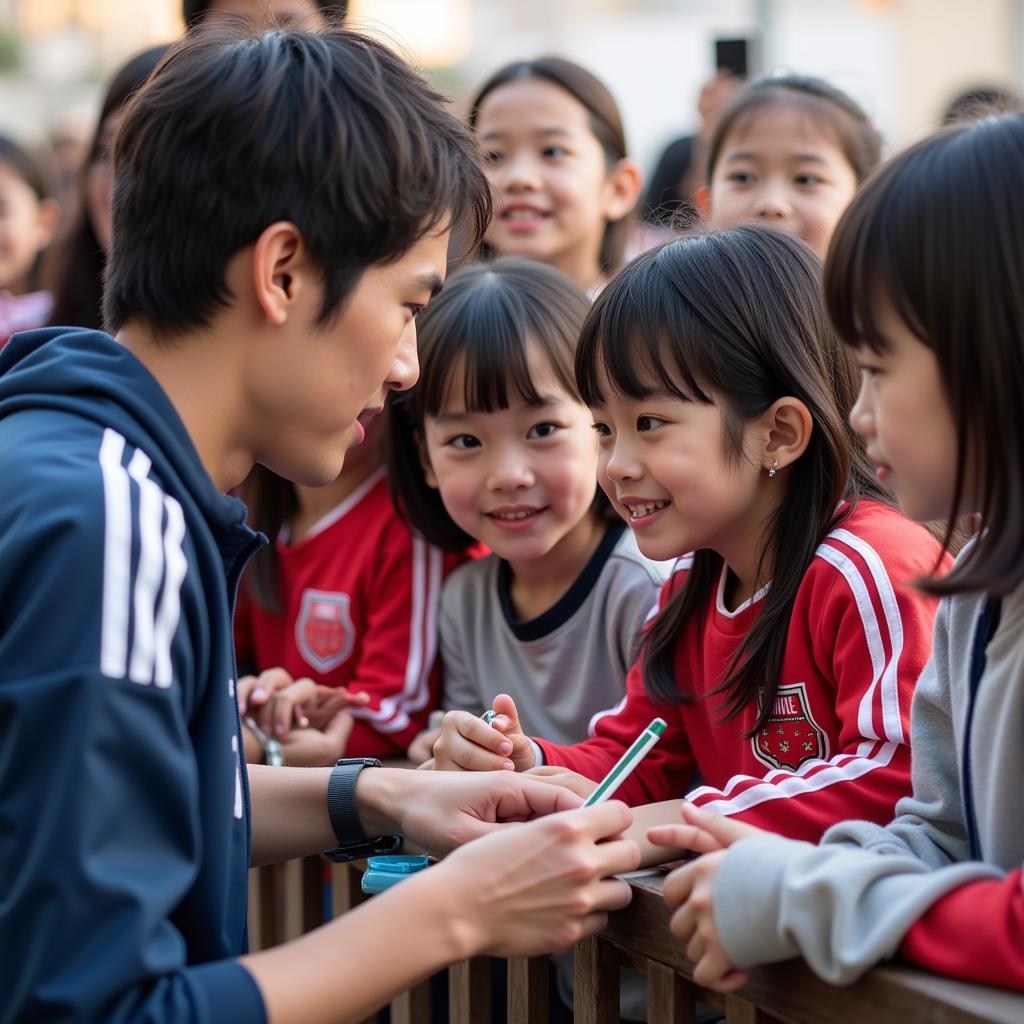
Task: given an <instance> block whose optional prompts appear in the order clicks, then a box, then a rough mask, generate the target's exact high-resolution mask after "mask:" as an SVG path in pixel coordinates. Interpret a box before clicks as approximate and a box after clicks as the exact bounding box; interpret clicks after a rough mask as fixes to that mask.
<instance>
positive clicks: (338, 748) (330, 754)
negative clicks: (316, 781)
mask: <svg viewBox="0 0 1024 1024" xmlns="http://www.w3.org/2000/svg"><path fill="white" fill-rule="evenodd" d="M355 724H356V723H355V719H354V718H353V717H352V716H351V715H350V714H349V713H348V712H347V711H339V712H337V713H336V714H335V716H334V718H333V719H331V721H330V722H328V723H327V725H326V727H325V728H324V729H292V731H291V732H289V733H288V734H287V735H285V736H284V737H282V739H281V751H282V753H283V755H284V763H285V764H287V765H291V766H293V767H305V768H321V767H327V766H329V765H332V764H334V762H335V761H337V760H338V758H339V757H344V756H345V748H346V747H347V746H348V740H349V737H350V736H351V735H352V727H353V726H354V725H355Z"/></svg>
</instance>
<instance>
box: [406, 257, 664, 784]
mask: <svg viewBox="0 0 1024 1024" xmlns="http://www.w3.org/2000/svg"><path fill="white" fill-rule="evenodd" d="M587 308H588V301H587V297H586V295H585V294H584V293H583V291H582V290H581V289H580V288H579V287H578V286H577V285H575V284H574V283H573V282H572V281H571V280H570V279H569V278H567V277H566V276H565V275H563V274H561V273H560V272H558V271H556V270H554V269H553V268H551V267H548V266H545V265H544V264H541V263H534V262H532V261H528V260H522V259H512V258H507V259H500V260H496V261H495V262H494V263H492V264H488V265H480V266H475V267H470V268H467V269H465V270H462V271H461V272H459V273H458V274H456V275H455V276H453V277H452V278H451V280H450V281H449V283H448V284H446V286H445V289H444V291H443V292H442V293H441V295H440V296H439V297H438V298H437V299H435V300H434V302H432V303H431V305H430V307H429V309H428V310H427V311H426V312H425V313H424V314H423V315H422V317H421V318H420V320H419V322H418V335H419V338H418V342H419V356H420V379H419V383H418V384H417V385H416V386H415V387H414V388H413V389H412V390H411V391H409V392H408V393H406V394H403V395H401V396H397V397H396V398H395V399H394V400H393V401H392V404H391V406H390V412H389V415H390V427H391V440H392V444H391V453H390V479H391V486H392V488H393V492H394V497H395V503H396V506H397V507H398V508H399V509H400V510H401V511H402V513H403V514H404V515H405V517H406V518H407V520H408V522H409V524H410V525H411V526H412V527H413V529H414V530H415V531H416V532H417V533H418V534H420V535H421V536H422V537H424V538H425V539H426V540H427V541H429V542H430V543H432V544H435V545H437V546H438V547H439V548H441V549H443V550H446V551H458V550H462V549H464V548H466V547H467V546H469V545H471V544H473V543H474V542H479V543H481V544H483V545H485V546H486V547H487V548H489V549H490V551H491V552H492V553H491V554H490V556H489V557H486V558H484V559H482V560H478V561H475V562H468V563H466V564H465V565H463V566H461V567H460V568H458V569H457V570H455V571H454V572H453V573H452V575H451V576H450V577H449V579H448V580H447V581H446V582H445V585H444V588H443V590H442V595H441V613H440V651H441V660H442V663H443V691H444V706H445V708H446V709H451V710H449V714H448V715H447V716H446V719H445V721H446V723H447V725H448V727H449V728H450V729H453V730H455V731H456V732H457V731H458V730H459V729H461V728H464V727H466V724H467V723H475V724H477V725H483V723H482V722H481V721H480V719H479V717H478V716H479V715H480V713H481V712H483V711H484V710H485V709H486V708H488V707H490V704H491V701H492V699H493V698H494V697H495V696H497V695H498V694H499V693H501V692H503V691H504V692H509V693H513V694H514V695H515V699H516V702H517V704H518V705H519V707H520V708H521V710H522V715H523V719H524V721H526V722H527V723H529V724H528V728H529V729H530V730H531V731H532V732H536V733H538V734H539V735H543V736H553V737H555V738H556V739H557V740H559V741H560V742H563V743H572V742H575V741H576V740H579V739H582V738H583V737H584V736H586V735H587V727H588V723H589V722H590V720H591V718H592V717H593V716H594V715H595V714H597V713H598V712H599V711H601V709H603V708H606V707H607V706H608V705H609V704H613V703H615V702H616V701H618V700H619V699H620V698H621V697H622V695H623V693H624V692H625V679H626V673H627V671H628V670H629V666H630V664H631V663H632V661H633V658H634V656H635V654H636V649H637V641H638V639H639V634H640V629H641V626H642V624H643V622H644V620H645V618H646V616H647V614H648V612H649V611H650V609H651V607H652V606H653V604H654V602H655V600H656V599H657V594H658V588H659V586H660V585H661V583H662V581H663V580H664V578H665V576H666V573H667V567H666V566H660V565H657V564H655V563H654V562H652V561H650V560H649V559H647V558H645V557H644V556H643V555H642V554H641V553H640V551H639V550H638V548H637V545H636V542H635V540H634V539H633V536H632V534H631V532H630V531H629V530H627V529H626V528H625V526H624V524H623V523H622V522H621V521H620V520H619V518H618V517H617V516H616V515H615V514H614V513H613V512H612V510H611V509H610V507H609V505H608V502H607V501H606V500H605V498H604V496H603V495H602V494H601V493H600V491H599V490H598V488H597V460H598V444H597V439H596V437H595V436H594V431H593V429H592V426H591V417H590V414H589V412H588V410H587V407H586V406H585V405H584V404H583V402H582V401H581V399H580V397H579V393H578V391H577V390H576V382H575V380H574V378H573V353H574V351H575V347H576V340H577V337H578V335H579V330H580V326H581V324H582V323H583V319H584V317H585V315H586V312H587ZM435 736H436V733H435V734H433V735H432V734H429V733H428V734H427V735H424V736H423V737H421V739H420V740H419V741H418V742H417V743H416V744H415V745H414V747H413V749H412V750H411V751H410V756H412V757H414V759H418V758H426V757H429V756H430V753H431V746H432V744H433V739H434V738H435ZM499 738H500V737H499ZM509 747H510V748H511V744H509ZM434 754H435V756H436V758H437V763H436V764H435V766H436V767H443V766H444V762H445V760H446V755H445V751H444V747H443V745H442V747H441V748H440V749H435V750H434ZM498 762H499V766H504V767H507V768H512V767H513V765H512V762H511V761H510V760H508V759H507V758H504V757H500V756H499V758H498Z"/></svg>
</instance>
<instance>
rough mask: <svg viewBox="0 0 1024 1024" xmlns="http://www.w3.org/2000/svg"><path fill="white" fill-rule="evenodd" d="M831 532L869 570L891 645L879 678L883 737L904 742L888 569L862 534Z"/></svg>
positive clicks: (897, 632) (898, 639) (896, 623)
mask: <svg viewBox="0 0 1024 1024" xmlns="http://www.w3.org/2000/svg"><path fill="white" fill-rule="evenodd" d="M831 536H833V537H835V538H836V540H841V541H842V542H843V543H844V544H847V545H849V546H850V547H851V548H853V550H854V551H856V552H857V553H858V554H859V555H860V556H861V558H863V559H864V562H865V563H866V564H867V567H868V569H869V570H870V571H871V578H872V579H873V580H874V581H875V587H876V588H877V590H878V597H879V600H880V601H881V604H882V613H883V614H884V615H885V623H886V626H887V627H888V630H889V643H890V645H891V647H892V654H891V655H890V657H889V661H888V663H887V664H886V666H885V671H884V672H883V673H882V678H881V681H880V689H881V695H882V723H883V728H884V729H885V738H886V739H887V740H890V741H892V742H894V743H906V734H905V732H904V730H903V719H902V717H901V716H900V690H899V664H900V657H901V656H902V654H903V616H902V615H901V614H900V606H899V603H898V602H897V600H896V592H895V591H894V590H893V586H892V580H891V579H889V573H888V571H887V570H886V568H885V565H884V564H883V562H882V559H881V558H880V557H879V556H878V552H877V551H875V549H874V548H873V547H872V546H871V545H870V544H868V543H867V541H865V540H864V539H863V538H861V537H856V536H854V535H853V534H852V533H850V531H849V530H842V529H840V530H835V531H833V533H832V534H831Z"/></svg>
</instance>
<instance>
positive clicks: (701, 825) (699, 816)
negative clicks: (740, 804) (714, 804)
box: [681, 800, 761, 846]
mask: <svg viewBox="0 0 1024 1024" xmlns="http://www.w3.org/2000/svg"><path fill="white" fill-rule="evenodd" d="M681 814H682V817H683V821H685V822H686V824H687V825H692V826H693V827H695V828H697V829H699V830H700V831H701V832H704V833H706V834H708V835H710V836H713V837H714V838H715V839H716V840H717V841H718V843H719V845H720V846H731V845H732V844H733V843H735V842H739V840H740V839H746V838H747V837H748V836H756V835H758V834H760V832H761V829H759V828H755V827H754V826H753V825H747V824H746V823H745V822H742V821H735V820H734V819H732V818H727V817H725V815H722V814H712V813H711V812H710V811H702V810H701V809H700V808H699V807H695V806H694V805H693V804H691V803H688V802H687V801H686V800H684V801H683V803H682V807H681Z"/></svg>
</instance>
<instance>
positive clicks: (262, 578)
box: [238, 463, 299, 613]
mask: <svg viewBox="0 0 1024 1024" xmlns="http://www.w3.org/2000/svg"><path fill="white" fill-rule="evenodd" d="M238 496H239V497H240V498H241V499H242V501H244V502H245V506H246V508H247V509H248V511H249V526H251V527H252V529H254V530H258V531H259V532H260V533H264V534H266V535H267V537H268V538H270V543H269V544H265V545H264V546H263V548H261V549H260V550H259V551H257V552H256V554H255V555H254V556H253V559H252V561H251V562H250V563H249V566H248V568H247V569H246V571H245V578H244V580H243V582H242V586H244V587H246V588H247V589H248V592H249V595H250V596H251V597H252V599H253V601H255V602H256V604H257V605H259V606H260V607H261V608H264V609H266V610H267V611H270V612H277V613H280V612H283V611H284V606H283V604H282V602H281V593H280V588H279V587H278V579H277V574H278V567H279V563H278V557H277V538H278V535H279V534H280V533H281V530H282V529H283V528H284V526H285V524H286V523H288V522H289V521H290V520H292V519H293V518H294V517H295V516H296V515H297V514H298V511H299V499H298V497H297V495H296V493H295V484H293V483H292V482H291V481H290V480H285V479H284V477H281V476H278V475H277V474H276V473H274V472H272V471H271V470H269V469H267V468H266V466H261V465H259V464H258V463H257V464H256V465H255V466H253V467H252V469H251V470H250V471H249V475H248V476H247V477H246V478H245V481H244V482H243V483H242V486H241V487H239V489H238Z"/></svg>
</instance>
